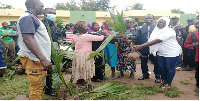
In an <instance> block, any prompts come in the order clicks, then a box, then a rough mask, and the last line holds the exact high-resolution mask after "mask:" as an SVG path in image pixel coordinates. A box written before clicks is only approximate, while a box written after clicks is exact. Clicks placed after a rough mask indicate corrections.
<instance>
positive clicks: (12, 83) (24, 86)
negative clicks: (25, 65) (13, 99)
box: [0, 74, 29, 96]
mask: <svg viewBox="0 0 200 101" xmlns="http://www.w3.org/2000/svg"><path fill="white" fill-rule="evenodd" d="M6 78H7V77H6V76H5V75H4V77H2V78H1V79H0V85H1V86H0V96H5V95H8V94H10V95H21V94H25V95H26V94H27V93H28V89H29V81H28V77H27V75H26V74H24V75H16V74H15V75H14V76H13V78H12V80H5V79H6Z"/></svg>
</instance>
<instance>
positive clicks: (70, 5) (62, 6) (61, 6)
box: [55, 0, 80, 11]
mask: <svg viewBox="0 0 200 101" xmlns="http://www.w3.org/2000/svg"><path fill="white" fill-rule="evenodd" d="M76 4H77V3H76V2H75V1H74V0H71V1H70V2H67V3H57V4H56V5H55V8H56V9H57V10H69V11H80V7H78V6H77V5H76Z"/></svg>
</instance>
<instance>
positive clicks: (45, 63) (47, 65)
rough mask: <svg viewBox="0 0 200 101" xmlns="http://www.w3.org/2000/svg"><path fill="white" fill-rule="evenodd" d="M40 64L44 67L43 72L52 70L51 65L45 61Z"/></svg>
mask: <svg viewBox="0 0 200 101" xmlns="http://www.w3.org/2000/svg"><path fill="white" fill-rule="evenodd" d="M40 63H41V65H42V66H43V67H44V71H48V70H51V69H52V65H51V63H50V62H49V61H48V60H47V59H42V60H40Z"/></svg>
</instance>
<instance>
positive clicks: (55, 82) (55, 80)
mask: <svg viewBox="0 0 200 101" xmlns="http://www.w3.org/2000/svg"><path fill="white" fill-rule="evenodd" d="M52 79H53V85H54V87H55V89H56V90H57V91H59V89H60V86H61V83H60V78H59V75H58V73H53V74H52Z"/></svg>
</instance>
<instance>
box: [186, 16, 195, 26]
mask: <svg viewBox="0 0 200 101" xmlns="http://www.w3.org/2000/svg"><path fill="white" fill-rule="evenodd" d="M187 24H188V25H193V24H194V19H193V18H191V17H189V18H188V20H187Z"/></svg>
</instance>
